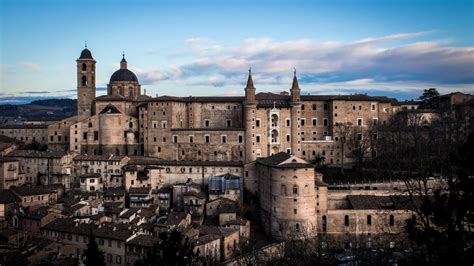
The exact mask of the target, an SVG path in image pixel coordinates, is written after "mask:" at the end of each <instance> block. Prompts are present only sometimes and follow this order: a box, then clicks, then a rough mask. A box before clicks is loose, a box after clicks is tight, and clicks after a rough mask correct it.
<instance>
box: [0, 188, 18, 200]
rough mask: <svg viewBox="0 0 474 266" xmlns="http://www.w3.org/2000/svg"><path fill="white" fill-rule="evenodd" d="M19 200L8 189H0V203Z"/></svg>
mask: <svg viewBox="0 0 474 266" xmlns="http://www.w3.org/2000/svg"><path fill="white" fill-rule="evenodd" d="M14 202H21V199H20V198H18V197H17V196H16V195H15V193H13V192H12V191H11V190H9V189H0V204H7V203H14Z"/></svg>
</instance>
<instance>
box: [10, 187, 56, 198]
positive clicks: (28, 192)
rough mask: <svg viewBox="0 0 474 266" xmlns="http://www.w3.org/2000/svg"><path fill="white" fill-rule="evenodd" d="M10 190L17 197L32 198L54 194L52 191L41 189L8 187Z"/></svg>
mask: <svg viewBox="0 0 474 266" xmlns="http://www.w3.org/2000/svg"><path fill="white" fill-rule="evenodd" d="M10 189H11V190H12V191H13V192H14V193H15V194H17V195H20V196H32V195H44V194H52V193H56V191H54V190H49V189H46V188H42V187H25V186H20V187H10Z"/></svg>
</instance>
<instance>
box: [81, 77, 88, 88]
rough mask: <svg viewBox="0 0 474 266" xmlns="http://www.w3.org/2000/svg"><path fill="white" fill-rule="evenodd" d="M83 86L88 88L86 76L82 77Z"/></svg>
mask: <svg viewBox="0 0 474 266" xmlns="http://www.w3.org/2000/svg"><path fill="white" fill-rule="evenodd" d="M82 86H87V78H86V76H82Z"/></svg>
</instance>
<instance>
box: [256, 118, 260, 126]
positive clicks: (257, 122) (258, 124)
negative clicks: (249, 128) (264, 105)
mask: <svg viewBox="0 0 474 266" xmlns="http://www.w3.org/2000/svg"><path fill="white" fill-rule="evenodd" d="M255 126H256V127H260V119H257V120H255Z"/></svg>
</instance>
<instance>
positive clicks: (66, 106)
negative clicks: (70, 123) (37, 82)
mask: <svg viewBox="0 0 474 266" xmlns="http://www.w3.org/2000/svg"><path fill="white" fill-rule="evenodd" d="M76 113H77V100H75V99H74V100H73V99H47V100H36V101H32V102H31V103H29V104H19V105H13V104H3V105H0V119H1V121H2V122H4V121H5V120H61V119H63V118H66V117H71V116H74V115H76Z"/></svg>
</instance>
